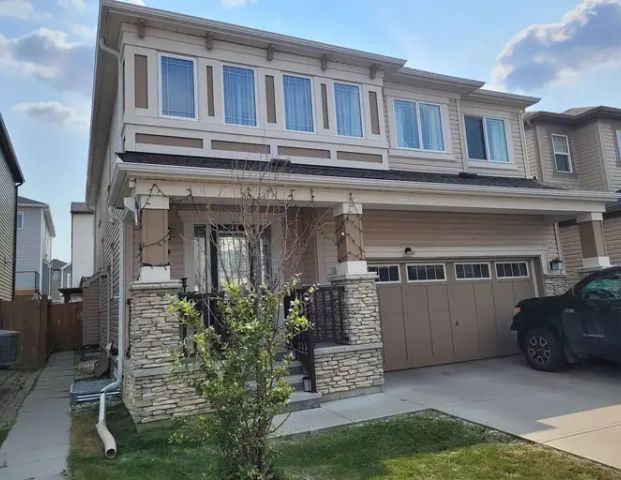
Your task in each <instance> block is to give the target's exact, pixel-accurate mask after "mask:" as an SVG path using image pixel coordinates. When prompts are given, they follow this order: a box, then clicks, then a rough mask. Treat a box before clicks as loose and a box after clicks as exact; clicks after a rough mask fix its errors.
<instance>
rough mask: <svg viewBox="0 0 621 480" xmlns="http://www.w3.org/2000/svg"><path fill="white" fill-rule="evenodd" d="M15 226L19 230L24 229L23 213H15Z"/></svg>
mask: <svg viewBox="0 0 621 480" xmlns="http://www.w3.org/2000/svg"><path fill="white" fill-rule="evenodd" d="M16 224H17V228H18V229H19V230H21V229H22V228H24V212H21V211H19V212H17V217H16Z"/></svg>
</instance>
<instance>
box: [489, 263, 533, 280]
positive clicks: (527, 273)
mask: <svg viewBox="0 0 621 480" xmlns="http://www.w3.org/2000/svg"><path fill="white" fill-rule="evenodd" d="M507 263H509V264H511V263H523V264H524V265H526V275H519V276H516V277H500V276H498V271H497V270H496V265H502V264H507ZM528 263H529V262H527V261H526V260H516V261H505V262H494V276H495V277H496V280H515V279H516V278H517V279H521V278H530V267H529V266H528Z"/></svg>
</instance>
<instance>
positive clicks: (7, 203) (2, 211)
mask: <svg viewBox="0 0 621 480" xmlns="http://www.w3.org/2000/svg"><path fill="white" fill-rule="evenodd" d="M15 194H16V189H15V182H14V181H13V175H12V174H11V171H10V170H9V166H8V165H7V164H6V161H5V159H4V158H3V157H2V153H0V205H2V208H0V300H7V301H8V300H11V299H12V298H13V270H14V268H13V266H14V260H15V255H14V254H15Z"/></svg>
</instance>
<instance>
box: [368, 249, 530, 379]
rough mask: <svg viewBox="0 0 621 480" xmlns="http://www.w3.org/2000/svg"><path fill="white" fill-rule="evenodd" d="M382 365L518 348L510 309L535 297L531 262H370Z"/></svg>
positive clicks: (444, 360) (502, 352) (414, 363)
mask: <svg viewBox="0 0 621 480" xmlns="http://www.w3.org/2000/svg"><path fill="white" fill-rule="evenodd" d="M369 269H370V270H373V271H376V272H377V273H378V275H379V280H378V294H379V303H380V317H381V323H382V335H383V341H384V368H385V370H398V369H403V368H413V367H421V366H426V365H438V364H442V363H451V362H460V361H465V360H474V359H479V358H487V357H495V356H500V355H510V354H513V353H517V347H516V345H515V337H514V334H513V332H512V331H511V330H510V325H511V320H512V315H513V313H512V312H513V307H514V306H515V304H516V303H518V302H519V301H520V300H522V299H524V298H529V297H533V296H535V290H534V282H533V272H532V262H531V261H530V260H528V259H524V260H522V259H520V260H514V259H512V260H490V261H481V260H476V261H472V260H467V261H466V260H464V261H460V260H451V261H430V262H425V263H394V264H381V265H380V264H373V263H371V264H370V266H369Z"/></svg>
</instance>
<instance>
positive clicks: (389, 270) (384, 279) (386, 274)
mask: <svg viewBox="0 0 621 480" xmlns="http://www.w3.org/2000/svg"><path fill="white" fill-rule="evenodd" d="M368 270H369V272H373V273H377V276H378V278H376V279H375V281H376V282H378V283H397V282H400V281H401V278H400V277H399V265H369V267H368Z"/></svg>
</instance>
